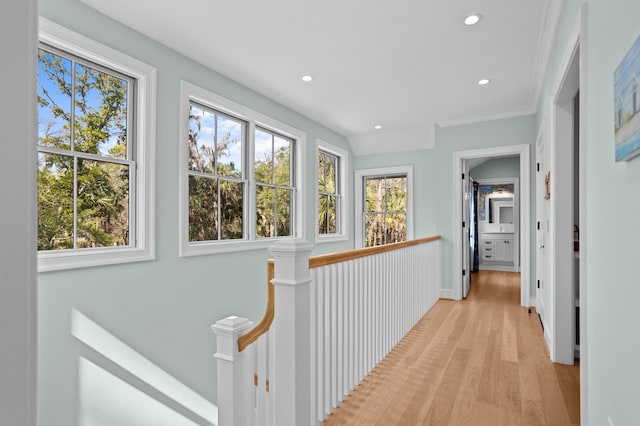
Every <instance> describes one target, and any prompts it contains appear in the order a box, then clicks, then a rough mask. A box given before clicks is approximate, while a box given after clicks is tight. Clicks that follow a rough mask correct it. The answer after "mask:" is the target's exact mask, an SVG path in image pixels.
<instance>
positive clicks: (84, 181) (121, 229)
mask: <svg viewBox="0 0 640 426" xmlns="http://www.w3.org/2000/svg"><path fill="white" fill-rule="evenodd" d="M77 212H78V213H77V214H78V230H77V232H78V235H77V247H78V248H87V247H109V246H127V245H129V166H127V165H122V164H113V163H107V162H101V161H93V160H83V159H78V207H77Z"/></svg>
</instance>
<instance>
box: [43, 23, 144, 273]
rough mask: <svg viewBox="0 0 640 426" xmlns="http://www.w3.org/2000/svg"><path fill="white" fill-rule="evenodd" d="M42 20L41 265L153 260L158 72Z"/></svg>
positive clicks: (56, 266) (45, 267)
mask: <svg viewBox="0 0 640 426" xmlns="http://www.w3.org/2000/svg"><path fill="white" fill-rule="evenodd" d="M40 27H41V33H40V41H41V44H40V47H39V49H38V140H37V152H38V250H39V270H40V271H46V270H55V269H65V268H73V267H82V266H93V265H102V264H110V263H120V262H128V261H136V260H148V259H152V258H153V234H152V230H153V223H152V221H153V215H152V211H151V208H150V207H151V206H152V191H151V190H150V188H151V187H152V184H153V182H152V178H153V174H152V164H151V159H152V152H153V147H154V140H153V132H154V127H155V124H154V121H153V120H154V118H153V114H155V105H154V102H153V101H154V94H153V92H152V90H153V89H154V86H155V69H153V68H152V67H149V66H148V65H146V64H143V63H141V62H139V61H137V60H135V59H133V58H129V57H128V56H126V55H123V54H121V53H119V52H115V51H113V50H112V49H110V48H107V47H105V46H103V45H100V44H98V43H95V42H93V41H91V40H88V39H86V38H84V37H83V36H80V35H78V34H76V33H73V32H71V31H69V30H67V29H64V28H62V27H60V26H58V25H56V24H53V23H51V22H49V21H47V20H45V19H41V21H40Z"/></svg>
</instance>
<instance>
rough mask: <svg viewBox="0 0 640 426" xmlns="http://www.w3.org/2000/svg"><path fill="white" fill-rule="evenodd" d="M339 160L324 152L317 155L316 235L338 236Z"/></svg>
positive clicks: (339, 206)
mask: <svg viewBox="0 0 640 426" xmlns="http://www.w3.org/2000/svg"><path fill="white" fill-rule="evenodd" d="M339 169H340V158H339V157H338V156H337V155H333V154H330V153H328V152H325V151H320V152H319V153H318V176H317V178H318V234H319V235H333V234H340V233H341V230H340V225H341V223H340V218H341V215H340V209H341V205H342V200H341V199H340V179H339Z"/></svg>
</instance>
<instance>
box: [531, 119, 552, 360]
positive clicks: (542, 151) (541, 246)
mask: <svg viewBox="0 0 640 426" xmlns="http://www.w3.org/2000/svg"><path fill="white" fill-rule="evenodd" d="M542 122H543V123H544V122H546V118H544V119H543V120H542ZM545 137H546V134H545V127H544V124H543V125H541V126H540V129H539V130H538V138H537V140H536V164H537V166H536V167H537V171H536V196H535V200H536V226H534V228H535V232H536V250H535V253H536V280H537V283H536V287H537V288H536V304H535V306H536V311H537V312H538V316H539V317H540V321H541V322H542V325H543V329H544V338H545V340H546V342H547V347H549V346H551V343H550V338H549V327H548V319H547V313H546V306H545V302H546V299H545V290H546V289H547V283H548V278H547V265H546V263H545V262H546V261H547V252H546V251H545V250H546V247H545V245H548V244H549V238H548V235H547V234H548V232H549V227H548V223H549V221H548V220H547V207H548V204H547V200H546V199H545V198H544V196H545V194H546V185H545V174H546V173H547V171H548V170H549V169H548V161H547V155H546V152H547V151H546V150H547V142H546V139H545ZM547 297H548V296H547Z"/></svg>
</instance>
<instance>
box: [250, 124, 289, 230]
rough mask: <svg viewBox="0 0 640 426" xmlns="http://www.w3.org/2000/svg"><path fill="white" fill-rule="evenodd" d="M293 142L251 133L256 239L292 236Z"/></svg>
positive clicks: (268, 133)
mask: <svg viewBox="0 0 640 426" xmlns="http://www.w3.org/2000/svg"><path fill="white" fill-rule="evenodd" d="M293 147H294V141H293V140H292V139H289V138H286V137H284V136H282V135H279V134H277V133H274V132H271V131H268V130H266V129H261V128H256V131H255V162H254V170H255V174H254V176H255V181H256V185H255V186H256V236H257V237H258V238H267V237H290V236H292V235H293V234H292V229H293V227H292V223H291V202H292V200H293V197H294V187H293V179H292V178H293V174H292V166H293V164H292V162H291V156H292V153H293Z"/></svg>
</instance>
